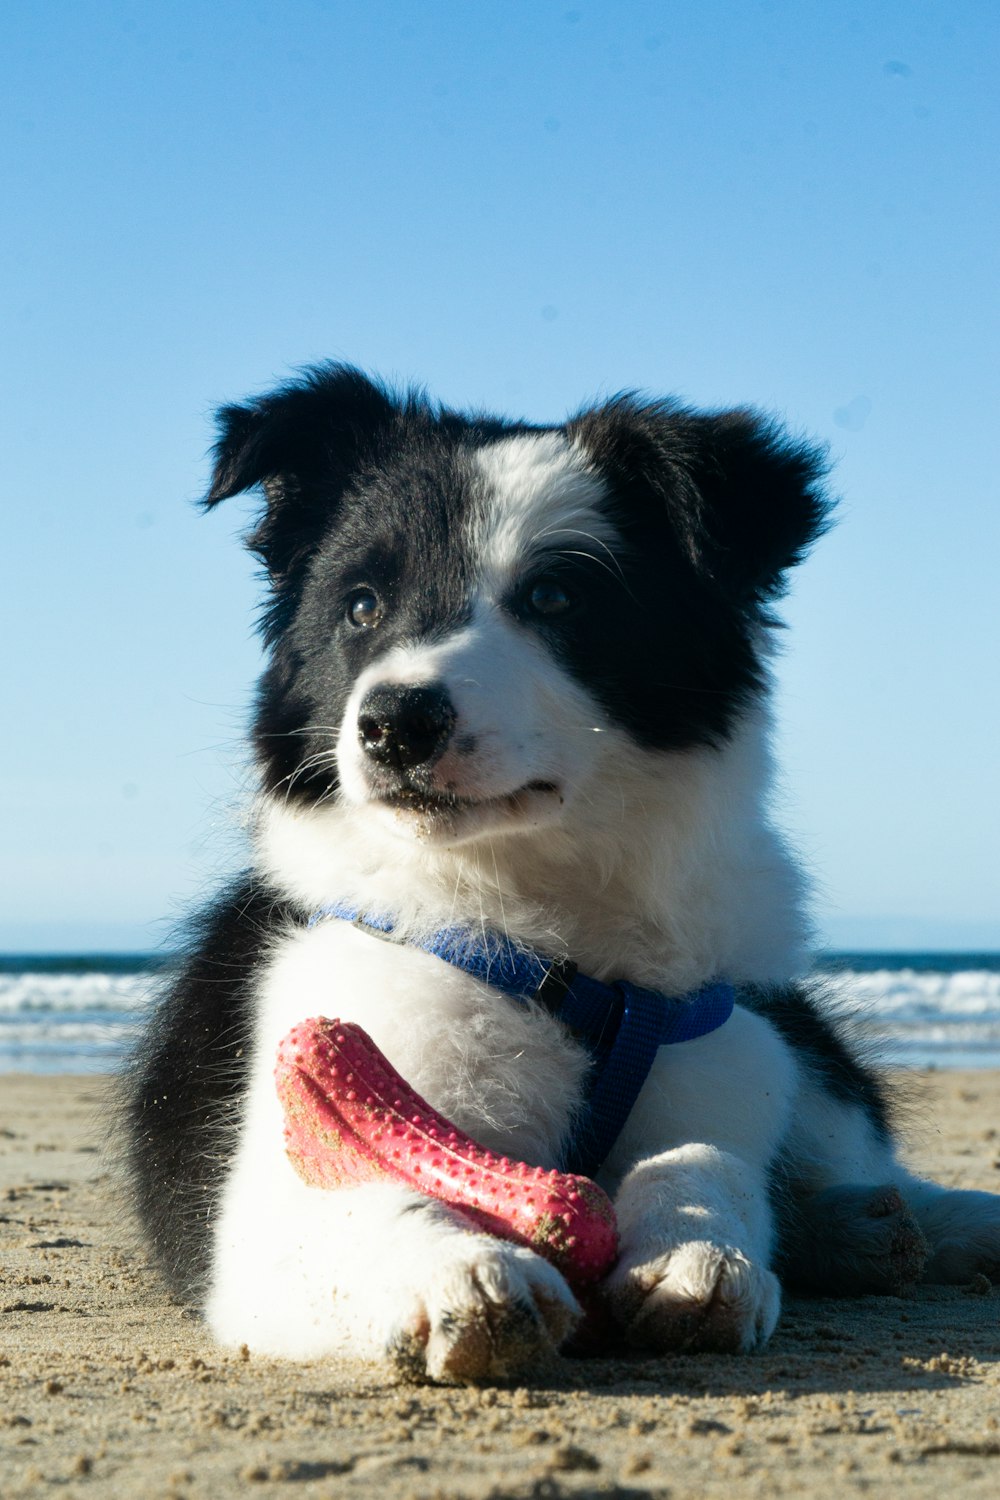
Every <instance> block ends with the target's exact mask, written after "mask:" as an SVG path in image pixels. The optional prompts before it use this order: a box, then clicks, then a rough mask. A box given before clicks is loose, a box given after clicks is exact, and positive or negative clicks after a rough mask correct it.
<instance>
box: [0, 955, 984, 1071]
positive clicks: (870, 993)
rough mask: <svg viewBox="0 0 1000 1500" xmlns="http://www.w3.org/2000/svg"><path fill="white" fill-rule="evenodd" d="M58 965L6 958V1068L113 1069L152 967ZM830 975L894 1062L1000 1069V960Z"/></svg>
mask: <svg viewBox="0 0 1000 1500" xmlns="http://www.w3.org/2000/svg"><path fill="white" fill-rule="evenodd" d="M914 958H915V959H916V958H917V956H916V955H914ZM925 964H926V961H925ZM49 968H50V966H46V971H45V972H38V971H37V969H36V971H34V972H32V971H31V970H30V969H25V970H18V969H16V968H15V967H14V965H13V963H12V961H11V960H6V972H4V971H0V1073H2V1072H11V1071H18V1072H21V1071H25V1072H26V1071H31V1072H101V1071H104V1070H106V1069H109V1068H112V1067H114V1066H115V1065H116V1064H117V1062H118V1061H119V1060H120V1058H121V1057H122V1056H123V1054H124V1052H125V1050H126V1049H127V1047H128V1044H129V1042H130V1040H131V1039H132V1037H133V1036H134V1035H135V1034H136V1031H137V1030H138V1028H139V1026H140V1025H141V1023H142V1018H143V1015H144V1013H145V1011H146V1009H147V1007H148V1006H149V1004H150V1002H151V999H152V996H153V994H154V992H155V981H154V980H153V978H152V977H151V975H150V973H149V972H148V971H147V970H143V971H142V972H138V971H130V970H128V969H125V968H124V967H123V965H122V964H121V963H120V962H119V963H118V964H117V965H116V966H115V971H114V972H103V971H95V972H73V970H72V968H71V967H67V969H66V970H65V971H64V972H49V971H48V970H49ZM822 977H823V979H824V980H825V982H826V984H827V986H828V988H829V989H830V991H831V992H832V993H833V994H834V995H835V996H836V997H837V1000H838V1001H839V1003H840V1004H841V1005H842V1007H843V1008H844V1010H845V1012H849V1013H850V1014H851V1015H852V1017H853V1018H854V1020H855V1023H856V1024H857V1025H859V1027H860V1029H861V1031H862V1032H863V1033H864V1034H865V1035H866V1036H867V1037H868V1038H870V1040H871V1041H872V1042H873V1043H874V1045H875V1047H876V1049H877V1051H878V1052H879V1054H880V1055H881V1056H882V1057H884V1058H885V1059H886V1060H887V1061H890V1062H900V1063H907V1064H910V1065H920V1066H939V1067H1000V961H998V964H997V966H996V967H990V968H984V967H976V968H968V969H962V968H958V967H956V968H955V969H954V970H948V969H945V968H936V969H928V968H927V967H926V966H921V967H911V966H900V967H899V968H890V967H888V966H886V967H883V968H878V969H862V968H850V969H837V970H830V971H826V972H823V974H822Z"/></svg>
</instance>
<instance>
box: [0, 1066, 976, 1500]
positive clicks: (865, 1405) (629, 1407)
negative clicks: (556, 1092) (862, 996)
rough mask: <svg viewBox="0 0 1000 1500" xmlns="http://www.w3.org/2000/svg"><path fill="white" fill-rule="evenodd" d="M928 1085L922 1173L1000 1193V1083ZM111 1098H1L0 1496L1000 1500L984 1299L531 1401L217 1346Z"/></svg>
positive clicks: (44, 1090)
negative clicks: (136, 1194) (138, 1175)
mask: <svg viewBox="0 0 1000 1500" xmlns="http://www.w3.org/2000/svg"><path fill="white" fill-rule="evenodd" d="M914 1082H915V1084H916V1085H917V1086H918V1088H919V1091H920V1093H921V1094H922V1095H923V1102H922V1104H921V1105H920V1107H919V1109H914V1111H913V1114H914V1118H915V1119H917V1120H919V1121H920V1122H921V1124H920V1126H919V1133H918V1138H917V1139H916V1140H915V1143H914V1149H913V1152H912V1160H913V1162H914V1163H915V1165H916V1166H917V1167H918V1169H919V1170H921V1171H923V1172H925V1173H928V1174H930V1175H933V1176H935V1177H937V1178H938V1179H939V1180H940V1181H942V1182H946V1183H949V1184H954V1185H958V1186H963V1187H978V1188H987V1189H1000V1073H992V1072H990V1073H987V1072H983V1073H944V1072H941V1073H935V1074H920V1075H916V1076H915V1079H914ZM103 1089H104V1084H103V1081H102V1080H100V1079H94V1078H65V1077H53V1078H36V1077H20V1076H16V1075H15V1076H8V1077H3V1078H0V1496H2V1497H3V1500H16V1497H21V1496H32V1497H34V1496H45V1495H52V1496H59V1497H67V1500H71V1497H72V1500H75V1497H79V1500H86V1497H98V1496H122V1497H128V1500H140V1497H141V1500H147V1497H151V1500H160V1497H162V1500H166V1497H173V1500H181V1497H191V1500H201V1497H205V1500H227V1497H230V1496H236V1495H241V1496H244V1495H250V1496H255V1495H260V1496H261V1497H263V1500H266V1497H267V1496H269V1495H273V1494H278V1493H279V1492H280V1493H282V1494H284V1495H285V1496H287V1500H311V1497H314V1496H331V1497H333V1496H338V1497H339V1496H355V1495H357V1496H361V1495H371V1494H377V1495H378V1496H379V1500H404V1497H407V1500H409V1497H412V1500H417V1497H422V1500H434V1497H440V1500H460V1497H469V1500H484V1497H493V1500H501V1497H512V1500H514V1497H518V1500H520V1497H523V1500H528V1497H537V1500H546V1497H562V1496H618V1497H622V1500H638V1497H642V1496H666V1495H670V1496H674V1497H680V1496H699V1497H700V1496H705V1497H716V1496H719V1497H721V1496H727V1497H731V1496H733V1495H738V1496H755V1495H778V1494H786V1493H788V1494H797V1495H805V1496H812V1495H822V1496H824V1497H830V1496H838V1495H853V1494H855V1493H858V1492H861V1491H865V1490H874V1491H876V1492H880V1491H883V1490H887V1491H889V1492H890V1493H892V1494H893V1495H900V1494H902V1495H931V1494H934V1495H937V1494H939V1493H941V1492H945V1491H950V1492H951V1493H952V1494H954V1495H955V1496H959V1495H960V1496H962V1497H963V1500H965V1497H967V1496H978V1495H987V1494H989V1495H996V1494H998V1493H1000V1287H993V1288H991V1287H990V1286H989V1283H987V1282H985V1281H984V1280H980V1281H978V1282H976V1283H974V1284H973V1285H971V1286H969V1287H964V1288H955V1289H939V1288H922V1289H921V1290H920V1291H919V1292H918V1293H917V1295H916V1296H914V1297H912V1298H908V1299H905V1300H900V1299H894V1298H889V1297H868V1298H863V1299H860V1300H858V1301H851V1302H835V1301H815V1302H804V1301H792V1302H789V1303H788V1304H787V1305H786V1310H785V1313H784V1315H783V1317H782V1321H781V1324H780V1326H779V1329H778V1332H777V1334H776V1336H775V1338H774V1340H773V1342H772V1343H771V1345H770V1347H769V1348H768V1349H767V1350H766V1351H765V1352H764V1353H763V1354H759V1355H754V1356H728V1355H725V1356H723V1355H716V1356H693V1357H686V1358H682V1357H676V1358H670V1359H655V1360H634V1361H632V1360H629V1361H623V1360H587V1361H584V1360H575V1361H569V1360H565V1361H561V1362H559V1363H558V1364H557V1365H556V1366H555V1367H554V1368H553V1369H551V1370H548V1371H545V1372H544V1373H540V1374H539V1376H538V1378H537V1379H536V1380H534V1381H532V1382H531V1384H530V1385H529V1384H524V1385H519V1386H517V1387H512V1386H511V1387H487V1388H474V1389H448V1388H434V1387H428V1386H416V1385H411V1384H407V1383H400V1382H396V1381H393V1380H392V1379H390V1378H388V1377H387V1376H386V1374H385V1372H384V1371H382V1370H380V1369H377V1368H374V1367H372V1366H362V1365H348V1364H344V1363H342V1362H333V1361H329V1360H320V1361H316V1362H314V1363H283V1362H278V1361H275V1360H270V1359H264V1358H259V1357H257V1356H254V1355H250V1356H247V1355H246V1353H245V1352H244V1354H243V1355H242V1356H241V1354H240V1353H238V1352H224V1351H220V1350H219V1349H216V1348H214V1347H213V1345H212V1344H211V1342H210V1340H209V1339H208V1338H207V1336H206V1334H205V1331H204V1329H203V1327H202V1325H201V1324H200V1322H199V1321H198V1319H197V1316H196V1315H195V1314H194V1313H193V1311H192V1310H191V1309H186V1308H183V1307H179V1306H176V1305H174V1304H173V1303H172V1302H171V1301H170V1300H169V1298H168V1297H167V1296H166V1295H165V1294H164V1292H163V1290H162V1289H161V1288H160V1286H159V1285H158V1283H157V1281H156V1279H155V1277H154V1276H153V1274H152V1273H151V1272H150V1271H149V1270H148V1269H147V1267H146V1264H145V1261H144V1257H143V1255H142V1253H141V1252H140V1251H139V1250H138V1249H137V1248H136V1246H135V1243H134V1240H133V1239H132V1237H131V1232H130V1231H129V1230H128V1228H127V1227H126V1223H125V1221H124V1218H123V1210H122V1201H121V1197H122V1195H121V1193H120V1190H119V1189H118V1187H117V1185H116V1182H115V1179H114V1177H113V1175H112V1174H111V1173H110V1171H109V1169H108V1166H107V1164H106V1162H105V1161H104V1158H103V1157H102V1155H101V1153H100V1149H99V1147H100V1141H101V1136H102V1132H103V1129H104V1126H103V1124H102V1120H101V1112H102V1100H103ZM262 1211H264V1212H266V1206H265V1205H262Z"/></svg>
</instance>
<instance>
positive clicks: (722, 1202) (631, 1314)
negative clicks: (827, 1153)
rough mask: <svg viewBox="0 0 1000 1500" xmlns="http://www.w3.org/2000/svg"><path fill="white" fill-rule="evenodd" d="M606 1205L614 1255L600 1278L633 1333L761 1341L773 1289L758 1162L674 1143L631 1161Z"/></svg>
mask: <svg viewBox="0 0 1000 1500" xmlns="http://www.w3.org/2000/svg"><path fill="white" fill-rule="evenodd" d="M615 1207H616V1210H617V1213H618V1222H619V1228H620V1231H621V1241H622V1248H621V1257H620V1260H619V1262H618V1265H617V1267H616V1268H615V1270H614V1271H613V1272H612V1273H611V1276H610V1277H609V1278H608V1281H607V1283H606V1285H607V1290H608V1292H609V1293H610V1296H611V1302H612V1307H613V1309H614V1311H615V1314H616V1316H617V1318H618V1321H619V1322H620V1323H621V1324H622V1325H623V1326H624V1328H625V1330H626V1332H627V1335H628V1337H629V1338H630V1339H631V1341H632V1342H634V1343H637V1344H640V1345H642V1346H645V1347H648V1348H653V1349H659V1350H668V1349H683V1350H691V1351H694V1350H703V1349H720V1350H730V1351H738V1350H750V1349H756V1348H759V1347H760V1346H761V1345H763V1344H765V1343H766V1342H767V1340H768V1339H769V1338H770V1336H771V1334H772V1333H773V1331H774V1326H775V1324H776V1323H777V1321H778V1313H779V1310H780V1307H781V1293H780V1289H779V1285H778V1279H777V1277H776V1276H775V1275H774V1274H773V1273H772V1272H771V1270H770V1269H769V1266H768V1261H769V1259H770V1252H771V1238H772V1231H771V1214H770V1205H769V1201H768V1187H767V1180H766V1177H765V1175H764V1173H763V1172H762V1171H761V1170H760V1168H759V1166H753V1165H751V1164H750V1163H748V1162H747V1161H745V1160H742V1159H741V1158H740V1157H738V1156H736V1155H734V1154H733V1153H732V1152H729V1151H723V1150H720V1149H719V1148H718V1147H716V1146H711V1145H704V1144H698V1145H687V1146H679V1147H677V1148H675V1149H674V1150H672V1151H665V1152H663V1153H662V1155H660V1156H656V1157H653V1158H652V1159H651V1160H649V1161H645V1162H642V1163H640V1164H639V1166H637V1167H635V1168H633V1170H632V1171H631V1172H630V1173H629V1174H628V1176H627V1177H626V1179H625V1181H624V1182H623V1183H622V1186H621V1189H620V1191H619V1194H618V1198H617V1200H616V1204H615Z"/></svg>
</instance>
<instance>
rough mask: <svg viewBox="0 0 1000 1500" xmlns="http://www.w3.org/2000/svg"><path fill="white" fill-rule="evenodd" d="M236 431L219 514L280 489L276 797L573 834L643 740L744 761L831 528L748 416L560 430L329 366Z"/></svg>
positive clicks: (267, 530)
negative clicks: (772, 646)
mask: <svg viewBox="0 0 1000 1500" xmlns="http://www.w3.org/2000/svg"><path fill="white" fill-rule="evenodd" d="M219 420H220V428H221V436H220V438H219V442H218V444H217V447H216V450H215V472H214V477H213V483H212V487H211V490H210V492H209V494H208V496H207V500H206V503H207V504H208V505H215V504H216V503H218V502H219V501H221V500H224V499H226V498H228V497H229V496H231V495H235V494H237V493H239V492H240V491H242V490H247V489H250V488H252V487H254V486H260V487H261V488H262V489H263V492H264V496H265V499H266V509H265V510H264V512H263V514H262V516H261V519H260V521H259V523H258V525H257V526H256V528H255V530H254V531H253V533H252V535H251V536H250V538H249V544H250V546H251V547H252V548H253V550H254V551H255V552H256V553H257V554H258V555H259V556H260V558H261V559H262V561H263V563H264V565H265V567H266V569H267V573H268V577H269V581H270V593H269V601H268V604H267V607H266V611H265V615H264V621H263V628H264V633H265V637H266V639H267V642H268V645H269V650H270V661H269V666H268V668H267V670H266V672H265V674H264V677H263V679H262V682H261V686H260V691H259V696H258V701H257V709H256V718H255V742H256V748H257V752H258V757H259V761H260V765H261V768H262V774H263V778H264V789H265V791H266V792H268V793H271V794H272V795H274V796H276V797H278V798H281V799H287V801H288V802H289V803H291V804H293V805H294V806H297V807H299V808H305V807H308V806H311V805H316V804H322V803H326V802H329V801H330V800H331V799H335V798H336V799H340V800H342V801H346V802H348V803H351V804H355V805H358V804H364V805H366V806H370V807H371V808H372V809H373V810H374V811H375V813H376V814H377V815H378V816H380V817H383V818H384V819H386V820H388V821H389V822H390V823H391V824H392V825H393V826H395V827H396V828H398V829H399V830H401V831H402V832H403V833H404V834H405V835H407V836H418V837H420V838H422V839H424V840H430V841H433V842H437V843H444V844H450V845H454V844H461V843H464V842H466V841H468V840H472V839H475V838H477V837H479V836H481V835H484V834H489V835H490V836H493V835H495V834H498V833H504V832H510V833H515V832H518V831H524V830H529V829H533V828H536V827H538V826H539V825H540V824H546V823H551V822H554V821H558V820H560V819H562V818H564V817H565V816H566V811H567V809H568V808H570V807H572V806H574V805H578V804H579V803H580V802H581V799H582V800H584V801H585V800H586V798H587V796H588V786H591V785H592V784H593V782H594V779H595V776H596V775H598V774H599V773H600V769H601V767H602V766H603V765H604V764H605V763H606V761H607V758H608V756H609V754H614V753H615V752H616V749H620V748H621V746H622V744H623V741H624V742H625V743H627V744H628V745H631V746H637V747H639V748H640V749H642V750H651V751H672V752H677V751H682V750H684V749H687V748H690V747H694V746H722V745H724V744H725V743H726V741H727V738H728V737H729V735H730V734H731V732H732V730H733V728H734V726H735V724H736V723H737V722H738V720H739V718H740V715H741V713H742V712H743V711H744V710H745V708H746V707H747V705H748V703H750V702H751V701H752V699H753V698H754V696H755V694H756V693H757V691H758V690H759V688H760V683H761V667H760V658H759V643H760V636H761V627H762V626H763V625H765V624H766V623H767V606H768V603H769V601H770V600H771V599H773V598H774V597H775V596H776V595H777V594H778V593H780V590H781V586H782V579H783V575H784V573H785V571H786V569H788V568H789V567H790V566H791V565H792V564H794V563H795V562H797V561H798V560H799V559H800V557H801V556H802V555H803V553H804V551H805V549H806V548H807V547H808V545H809V544H810V542H811V541H812V540H813V539H814V538H815V537H816V536H817V534H818V533H819V532H820V530H821V529H822V527H823V525H824V520H825V515H826V506H825V502H824V500H823V497H822V493H821V488H820V482H821V478H822V472H823V462H822V456H821V455H820V454H819V453H817V451H816V450H815V449H813V448H810V447H807V446H804V445H802V444H799V443H796V442H793V441H789V440H788V439H787V438H786V437H785V436H783V435H782V434H781V433H780V432H779V431H778V430H777V429H776V428H775V426H774V425H773V424H772V423H771V422H770V421H768V420H767V419H765V418H763V417H761V416H760V415H758V414H755V413H753V412H748V411H734V412H725V413H721V414H715V415H711V414H709V415H703V414H698V413H695V412H692V411H690V410H688V409H686V408H684V407H681V406H679V405H677V404H674V403H670V402H661V401H645V400H641V399H638V398H636V397H632V396H620V397H617V398H615V399H613V400H611V401H608V402H605V403H603V404H601V405H598V406H595V407H593V408H590V409H588V410H585V411H583V412H582V413H580V414H579V415H578V416H577V417H575V418H574V419H573V420H571V421H570V422H568V423H567V424H566V425H565V426H563V427H553V428H539V427H532V426H528V425H525V424H520V423H512V422H506V421H498V420H495V419H493V418H487V417H482V416H477V415H471V416H462V415H459V414H457V413H455V412H452V411H449V410H445V409H440V408H436V407H434V406H432V405H431V404H430V403H429V402H428V401H427V400H425V399H424V398H423V397H422V396H420V395H416V394H412V393H411V394H407V395H404V396H397V395H395V394H393V393H391V392H390V391H388V390H387V389H385V388H384V387H382V386H380V385H378V384H376V383H374V382H372V381H370V380H369V379H367V378H366V377H365V376H363V375H362V374H360V373H359V372H358V371H356V370H353V369H350V368H347V367H344V366H339V365H331V366H324V367H321V368H319V369H316V370H314V371H312V372H311V373H309V374H307V375H306V376H304V378H302V379H301V380H297V381H295V382H293V383H290V384H288V385H285V386H283V387H281V388H280V389H278V390H277V391H275V392H274V393H273V394H270V395H267V396H265V397H262V398H260V399H258V400H255V401H252V402H250V403H248V404H246V405H244V406H233V407H227V408H224V409H223V411H222V412H221V413H220V418H219Z"/></svg>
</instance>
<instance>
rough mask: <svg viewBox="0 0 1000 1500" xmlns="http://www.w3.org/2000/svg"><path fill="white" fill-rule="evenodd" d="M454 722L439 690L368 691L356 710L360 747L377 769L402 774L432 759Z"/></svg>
mask: <svg viewBox="0 0 1000 1500" xmlns="http://www.w3.org/2000/svg"><path fill="white" fill-rule="evenodd" d="M454 723H455V710H454V708H453V707H452V705H451V699H450V698H449V697H448V694H447V693H446V692H445V691H444V689H443V688H441V687H393V686H390V685H389V684H386V685H384V686H382V687H375V688H372V690H371V692H370V693H368V694H367V695H366V697H365V699H364V701H363V702H362V704H361V708H360V709H359V711H358V738H359V740H360V741H361V748H362V749H363V750H364V752H365V754H366V755H368V756H370V757H371V759H372V760H374V761H377V762H378V764H379V765H380V766H391V767H392V769H393V770H394V771H406V770H408V769H409V768H410V767H411V766H422V765H426V763H427V762H428V761H430V760H434V759H436V758H437V756H438V755H439V754H440V753H441V751H442V750H443V749H444V746H445V744H446V742H447V739H448V736H449V735H450V734H451V731H452V726H453V725H454Z"/></svg>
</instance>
